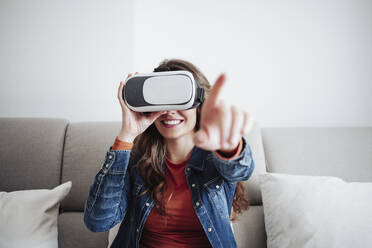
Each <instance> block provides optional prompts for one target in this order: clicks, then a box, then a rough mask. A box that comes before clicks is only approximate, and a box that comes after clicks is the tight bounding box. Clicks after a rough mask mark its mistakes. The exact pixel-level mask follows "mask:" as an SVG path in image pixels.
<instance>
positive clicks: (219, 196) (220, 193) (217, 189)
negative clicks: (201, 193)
mask: <svg viewBox="0 0 372 248" xmlns="http://www.w3.org/2000/svg"><path fill="white" fill-rule="evenodd" d="M224 184H225V181H224V180H223V178H222V176H217V177H215V178H214V179H212V180H209V181H208V182H206V183H205V184H204V187H205V189H206V190H207V192H208V197H209V199H210V200H211V201H212V203H213V205H214V207H215V208H216V209H217V212H218V213H219V215H220V216H221V218H223V219H229V214H228V208H227V199H226V193H225V189H224Z"/></svg>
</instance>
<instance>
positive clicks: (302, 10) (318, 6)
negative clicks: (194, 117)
mask: <svg viewBox="0 0 372 248" xmlns="http://www.w3.org/2000/svg"><path fill="white" fill-rule="evenodd" d="M371 13H372V1H368V0H365V1H363V0H318V1H289V0H287V1H285V0H284V1H276V0H267V1H252V0H250V1H244V0H241V1H215V0H213V1H212V0H207V1H197V0H189V1H172V0H164V1H150V0H147V1H134V20H133V21H134V28H133V30H134V43H133V45H134V68H135V70H138V71H150V70H152V69H153V68H154V67H155V66H156V65H157V64H158V63H159V62H160V61H161V60H162V59H163V58H173V57H176V58H183V59H187V60H189V61H191V62H192V63H194V64H196V65H197V66H198V67H199V68H200V69H201V70H202V72H204V73H205V74H206V76H207V78H209V80H210V81H211V82H212V83H214V81H215V79H216V78H217V76H218V74H219V73H221V72H226V73H227V76H228V85H229V88H226V89H225V92H224V94H223V97H224V98H226V99H228V101H230V102H231V103H235V104H237V105H239V106H242V107H244V108H245V109H246V110H248V111H250V112H251V113H253V115H254V116H255V117H256V119H257V120H258V121H259V122H260V123H261V126H349V125H351V126H354V125H355V126H363V125H369V126H371V125H372V100H371V99H372V15H371Z"/></svg>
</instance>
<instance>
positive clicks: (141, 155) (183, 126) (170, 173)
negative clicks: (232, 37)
mask: <svg viewBox="0 0 372 248" xmlns="http://www.w3.org/2000/svg"><path fill="white" fill-rule="evenodd" d="M175 70H187V71H190V72H191V73H192V74H193V76H194V78H195V79H197V80H198V81H199V83H200V85H201V86H202V87H203V88H204V89H205V91H206V100H205V101H204V103H203V104H202V105H201V106H199V107H198V108H196V109H195V108H194V109H188V110H182V111H181V110H175V111H161V112H153V113H150V114H149V115H144V114H142V113H137V112H134V111H132V110H130V109H129V108H128V107H127V106H126V104H125V102H124V101H123V99H122V89H123V86H124V84H123V82H121V83H120V86H119V90H118V99H119V102H120V105H121V108H122V129H121V131H120V133H119V135H118V136H117V137H116V139H115V142H114V144H113V146H111V147H110V149H109V150H108V151H107V154H106V157H105V162H104V164H103V166H102V168H101V170H100V171H99V172H98V174H97V175H96V177H95V178H94V182H93V184H92V185H91V187H90V189H89V195H88V197H87V200H86V202H85V213H84V222H85V225H86V226H87V227H88V228H89V229H90V230H91V231H93V232H102V231H107V230H109V229H110V228H112V227H113V226H115V225H116V224H117V223H119V222H120V221H122V223H121V225H120V229H119V231H118V234H117V236H116V238H115V240H114V241H113V243H112V246H111V247H130V248H132V247H136V248H138V247H162V248H164V247H167V248H168V247H172V248H177V247H185V248H186V247H193V248H195V247H236V242H235V239H234V235H233V233H232V229H231V225H230V220H234V219H235V217H234V216H232V217H230V215H232V214H233V213H241V211H242V210H246V209H247V208H248V201H247V199H246V194H245V188H244V184H243V182H241V181H244V180H247V179H248V178H249V177H250V175H251V174H252V172H253V169H254V162H253V159H252V153H251V150H250V147H249V145H248V143H247V142H246V140H245V138H244V137H243V136H245V135H247V134H248V133H249V131H250V128H251V126H252V122H253V121H252V119H251V118H250V116H249V114H248V113H247V112H245V111H240V110H239V109H238V108H236V107H234V106H232V107H228V106H227V104H226V103H224V102H223V101H220V100H219V99H218V97H219V94H220V92H221V89H222V87H223V85H224V84H225V76H224V75H221V76H220V77H219V78H218V79H217V81H216V83H215V84H214V85H213V87H212V88H211V86H210V84H209V82H208V81H207V79H206V78H205V76H204V75H203V74H202V73H201V72H200V71H199V70H198V69H197V68H196V67H195V66H194V65H192V64H191V63H189V62H187V61H183V60H165V61H163V62H162V63H161V64H160V65H159V66H158V67H157V68H156V69H155V70H154V71H155V72H158V71H175ZM130 76H131V74H129V75H128V77H130ZM232 207H233V210H234V211H233V212H232V211H231V208H232Z"/></svg>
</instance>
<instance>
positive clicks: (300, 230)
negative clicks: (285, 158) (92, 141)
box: [260, 173, 372, 248]
mask: <svg viewBox="0 0 372 248" xmlns="http://www.w3.org/2000/svg"><path fill="white" fill-rule="evenodd" d="M260 182H261V191H262V199H263V206H264V216H265V228H266V233H267V246H268V247H269V248H275V247H278V248H279V247H288V248H290V247H293V248H297V247H329V248H333V247H334V248H336V247H337V248H343V247H345V248H346V247H372V236H371V233H372V211H371V206H372V198H371V196H372V183H365V182H364V183H360V182H353V183H346V182H345V181H343V180H341V179H340V178H337V177H326V176H299V175H287V174H279V173H267V174H262V175H260Z"/></svg>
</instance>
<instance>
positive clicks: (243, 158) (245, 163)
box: [208, 137, 254, 183]
mask: <svg viewBox="0 0 372 248" xmlns="http://www.w3.org/2000/svg"><path fill="white" fill-rule="evenodd" d="M208 156H209V157H208V160H209V161H211V162H212V163H213V165H214V166H215V167H216V169H217V170H218V172H219V173H220V174H221V176H222V177H223V178H224V179H225V180H226V181H228V182H230V183H234V182H238V181H245V180H248V178H249V177H250V176H251V174H252V173H253V170H254V161H253V158H252V151H251V148H250V146H249V144H248V143H247V140H246V139H245V138H244V137H243V149H242V151H241V153H240V155H238V156H237V157H235V158H234V159H231V160H224V159H221V158H219V157H218V156H217V155H216V154H215V153H214V152H211V153H210V154H209V155H208Z"/></svg>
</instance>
